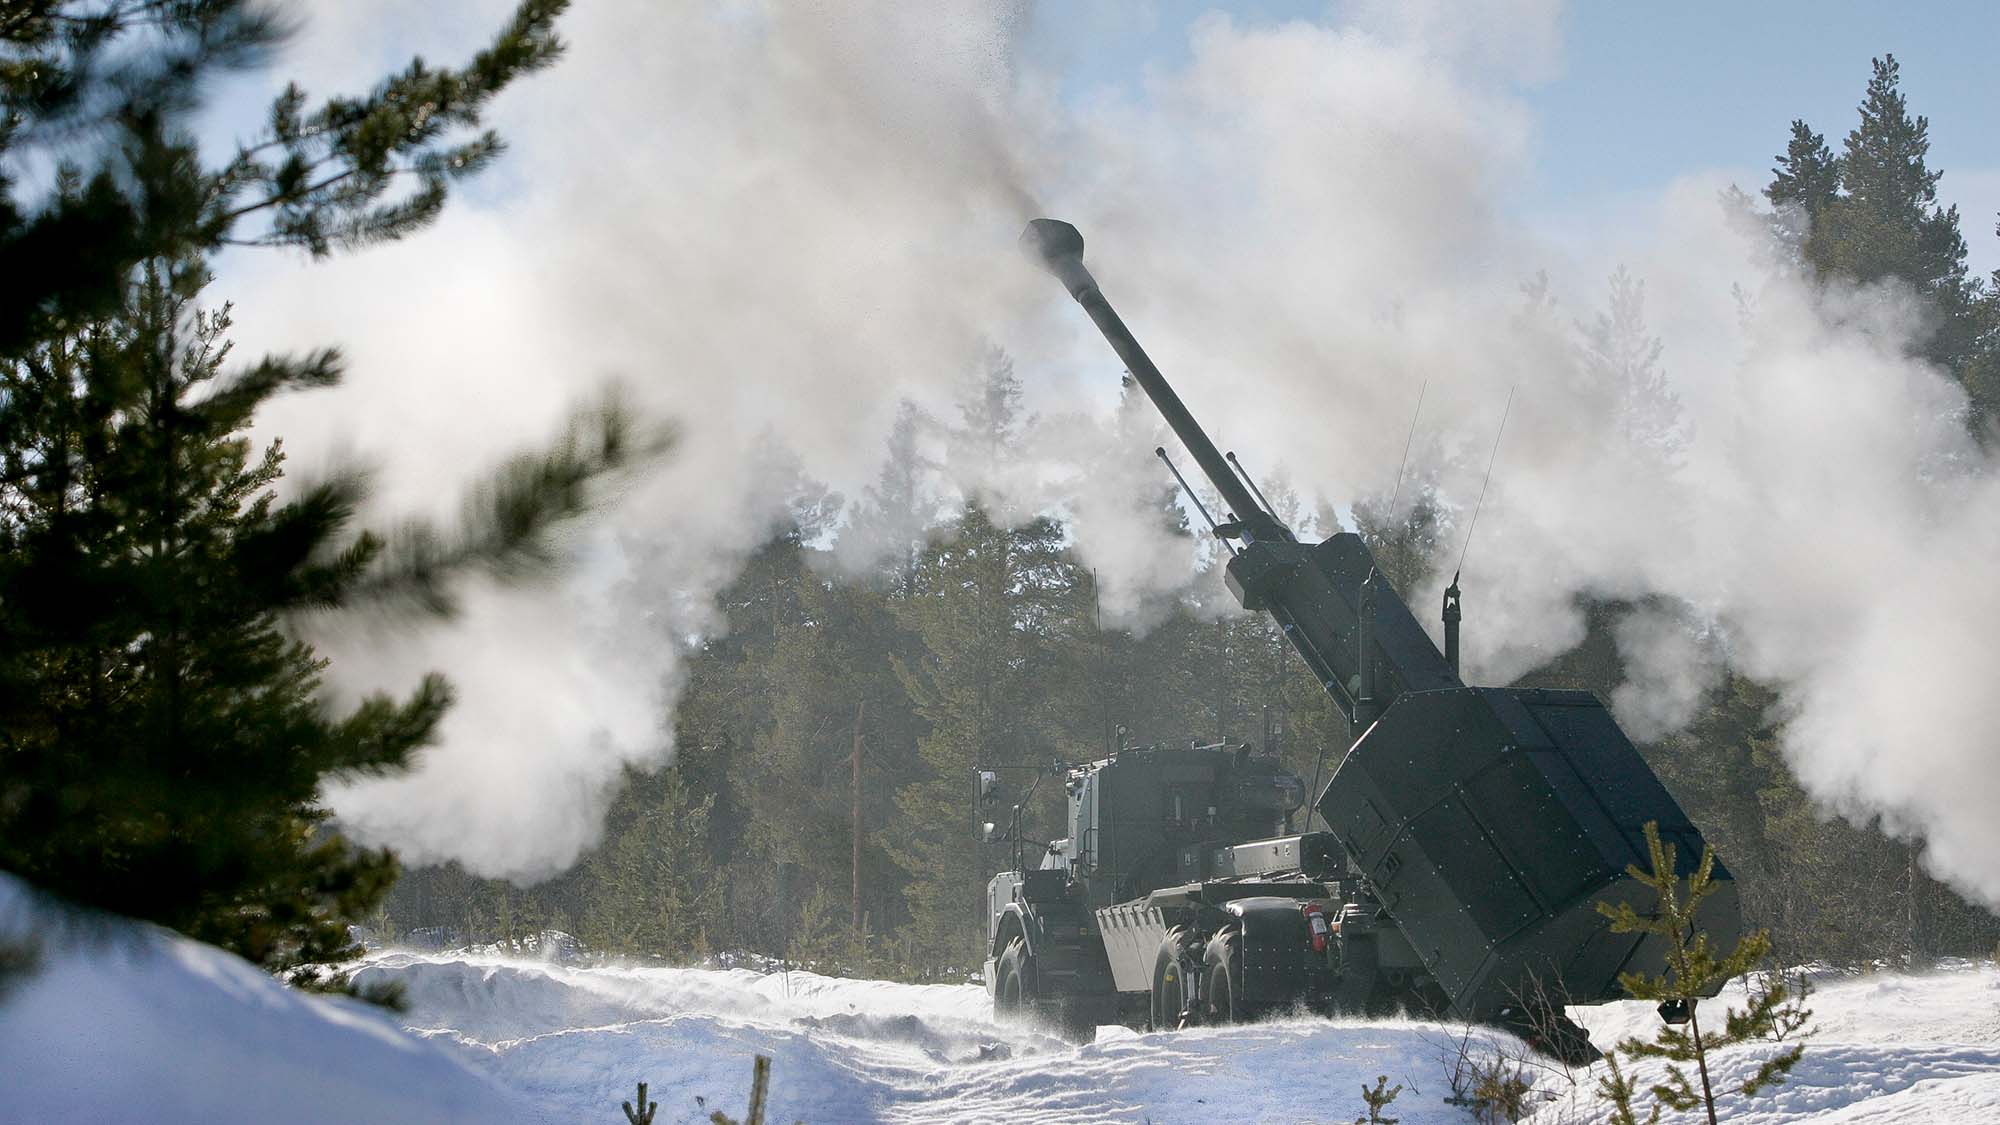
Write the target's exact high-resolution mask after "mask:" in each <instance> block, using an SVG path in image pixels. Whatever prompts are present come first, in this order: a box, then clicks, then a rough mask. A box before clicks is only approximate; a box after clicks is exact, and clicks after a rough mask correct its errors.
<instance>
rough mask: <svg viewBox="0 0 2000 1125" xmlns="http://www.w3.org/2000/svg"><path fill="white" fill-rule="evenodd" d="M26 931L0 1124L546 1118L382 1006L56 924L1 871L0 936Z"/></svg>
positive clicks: (111, 931) (1, 1020) (0, 1023)
mask: <svg viewBox="0 0 2000 1125" xmlns="http://www.w3.org/2000/svg"><path fill="white" fill-rule="evenodd" d="M31 927H33V928H36V929H39V930H42V931H44V932H45V935H46V937H47V940H46V941H45V942H44V948H43V952H42V955H41V967H40V968H39V970H37V971H35V972H34V973H32V974H31V975H29V976H27V977H26V978H25V979H22V980H18V981H16V982H15V984H14V986H13V987H12V988H11V989H10V990H9V991H7V992H6V993H5V995H0V1121H6V1122H16V1121H18V1122H24V1123H25V1122H53V1121H61V1122H66V1123H79V1125H84V1123H95V1122H106V1123H110V1122H117V1123H119V1125H126V1123H130V1122H139V1121H144V1122H154V1123H160V1125H176V1123H181V1122H186V1123H187V1125H206V1123H209V1122H233V1121H244V1122H249V1121H260V1122H262V1121H284V1122H321V1121H324V1122H361V1121H379V1122H479V1123H481V1125H493V1123H496V1122H513V1121H540V1120H544V1118H543V1117H542V1115H541V1113H540V1111H539V1110H538V1108H537V1107H536V1106H534V1105H533V1104H532V1103H530V1102H527V1101H525V1100H523V1099H522V1098H521V1097H520V1096H519V1095H518V1094H516V1093H514V1092H512V1091H510V1090H507V1089H504V1088H502V1087H501V1086H499V1085H497V1084H495V1083H494V1082H492V1081H491V1080H489V1079H488V1078H486V1077H484V1076H482V1075H480V1074H479V1073H477V1072H476V1071H475V1070H474V1069H473V1068H470V1067H468V1066H466V1065H465V1064H464V1063H463V1062H462V1061H461V1060H460V1059H459V1058H457V1057H456V1056H455V1054H454V1053H453V1052H451V1051H449V1050H447V1049H446V1048H444V1047H443V1046H442V1045H440V1044H435V1043H428V1042H425V1041H423V1040H422V1039H419V1038H416V1037H413V1036H411V1035H409V1034H407V1033H405V1032H404V1031H403V1030H402V1029H400V1028H399V1027H397V1026H396V1023H395V1021H394V1019H393V1018H392V1016H391V1014H389V1013H384V1012H382V1011H380V1010H379V1009H375V1008H372V1007H370V1006H368V1005H365V1004H360V1003H356V1002H353V1001H348V1000H344V999H328V998H322V997H317V996H309V995H306V994H303V993H300V992H296V991H294V990H292V989H290V988H286V987H285V986H284V985H281V984H279V983H278V982H276V981H274V980H272V979H271V978H270V977H269V976H266V975H265V974H264V973H262V972H260V971H259V970H258V969H256V968H255V967H253V966H251V965H250V964H249V963H247V962H245V961H243V960H242V959H240V958H238V957H235V956H232V955H230V954H228V953H224V952H223V951H221V950H219V949H215V948H213V947H211V946H206V945H201V944H199V943H197V942H192V941H188V940H186V939H184V938H180V937H177V936H175V935H172V934H169V933H166V932H165V931H162V930H159V929H156V928H154V927H151V926H143V925H137V924H131V923H118V924H115V925H108V926H93V927H89V928H88V931H87V932H86V931H85V929H84V928H83V927H79V926H76V925H69V926H63V925H62V923H61V921H60V920H59V919H56V918H54V917H52V916H51V915H50V914H49V913H48V912H47V910H46V908H45V907H44V906H43V905H42V904H40V903H38V902H36V901H33V900H32V899H31V898H30V897H29V896H28V895H27V893H26V892H25V891H24V889H23V887H22V884H21V883H20V882H18V881H17V880H14V879H12V878H10V877H9V876H6V875H4V874H0V940H9V941H18V940H19V939H21V938H22V937H23V936H25V935H26V934H27V933H28V932H29V930H30V928H31ZM57 929H61V930H62V931H63V932H61V933H59V934H58V933H55V932H54V931H55V930H57Z"/></svg>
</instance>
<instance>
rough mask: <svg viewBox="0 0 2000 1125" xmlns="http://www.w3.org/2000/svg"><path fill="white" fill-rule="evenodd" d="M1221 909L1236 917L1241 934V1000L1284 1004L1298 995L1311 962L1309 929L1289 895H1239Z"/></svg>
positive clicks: (1310, 967) (1296, 903)
mask: <svg viewBox="0 0 2000 1125" xmlns="http://www.w3.org/2000/svg"><path fill="white" fill-rule="evenodd" d="M1223 909H1225V910H1227V911H1228V912H1229V913H1230V914H1232V915H1234V916H1235V917H1236V918H1237V930H1238V932H1239V933H1240V934H1241V935H1242V947H1241V956H1242V958H1243V963H1242V965H1241V966H1240V968H1241V970H1242V972H1241V976H1240V978H1239V979H1240V980H1241V984H1240V985H1239V986H1238V987H1240V988H1241V989H1242V996H1241V1001H1242V1002H1243V1003H1247V1004H1250V1005H1256V1006H1269V1005H1278V1004H1288V1003H1291V1002H1292V1001H1293V1000H1295V999H1297V998H1299V997H1300V996H1301V995H1303V994H1304V993H1305V991H1306V989H1307V984H1308V981H1309V979H1310V978H1311V976H1312V975H1313V970H1314V969H1315V968H1322V969H1323V967H1324V966H1323V965H1320V966H1316V965H1315V964H1314V963H1313V956H1312V932H1311V931H1310V930H1309V929H1307V927H1306V917H1305V914H1304V913H1303V912H1301V911H1300V910H1299V900H1298V899H1295V898H1269V897H1260V898H1239V899H1236V900H1234V901H1232V902H1230V903H1228V904H1226V905H1225V906H1224V907H1223Z"/></svg>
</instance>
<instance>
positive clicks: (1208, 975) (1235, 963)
mask: <svg viewBox="0 0 2000 1125" xmlns="http://www.w3.org/2000/svg"><path fill="white" fill-rule="evenodd" d="M1201 962H1202V971H1203V982H1202V990H1201V994H1202V1007H1203V1009H1204V1010H1205V1011H1206V1014H1207V1017H1208V1019H1207V1022H1209V1023H1241V1022H1242V1021H1243V1020H1245V1019H1247V1018H1249V1013H1248V1012H1246V1011H1245V1010H1244V1008H1243V1002H1242V999H1241V997H1242V990H1241V988H1239V987H1238V986H1239V985H1240V984H1241V983H1242V980H1243V939H1242V938H1241V937H1239V936H1238V935H1237V933H1236V931H1235V930H1225V931H1223V932H1222V933H1219V934H1217V935H1215V938H1214V939H1213V940H1211V941H1210V942H1209V943H1208V948H1207V949H1206V950H1203V952H1202V957H1201Z"/></svg>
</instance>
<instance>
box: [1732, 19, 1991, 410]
mask: <svg viewBox="0 0 2000 1125" xmlns="http://www.w3.org/2000/svg"><path fill="white" fill-rule="evenodd" d="M1873 68H1874V69H1873V73H1872V75H1871V76H1870V78H1869V81H1868V89H1867V92H1866V94H1865V95H1864V97H1863V99H1862V102H1861V105H1860V107H1859V112H1860V118H1861V120H1860V122H1859V123H1858V124H1857V125H1856V126H1855V127H1854V128H1853V129H1852V130H1850V131H1849V132H1848V134H1847V137H1846V140H1845V142H1844V143H1843V145H1842V150H1841V153H1840V155H1839V156H1838V157H1834V156H1833V155H1832V154H1831V152H1830V150H1828V149H1827V147H1826V145H1825V141H1824V139H1823V138H1822V137H1821V136H1820V135H1819V134H1817V133H1814V132H1813V131H1812V130H1811V129H1810V128H1809V127H1808V126H1807V125H1806V124H1805V122H1803V121H1794V122H1792V137H1791V142H1790V144H1789V145H1788V147H1787V149H1786V152H1785V155H1784V156H1781V157H1779V158H1778V166H1777V167H1776V168H1775V169H1773V176H1774V178H1773V180H1772V182H1771V184H1770V185H1769V186H1767V187H1766V188H1765V196H1766V197H1767V198H1769V199H1770V200H1771V202H1772V203H1773V204H1774V205H1776V206H1777V207H1778V213H1777V215H1776V217H1775V219H1774V220H1773V221H1774V228H1775V230H1776V232H1777V233H1778V235H1779V236H1780V238H1781V240H1784V241H1786V242H1788V243H1789V244H1791V245H1794V246H1796V247H1797V254H1798V260H1799V264H1800V265H1801V266H1802V267H1803V268H1804V270H1805V271H1806V272H1807V274H1808V275H1809V276H1812V277H1815V278H1822V279H1823V278H1829V277H1840V278H1845V279H1848V280H1850V281H1855V282H1863V283H1868V282H1877V281H1882V280H1885V279H1890V278H1894V279H1897V280H1899V281H1901V282H1903V283H1904V284H1907V285H1908V286H1910V287H1911V288H1912V289H1914V290H1915V291H1916V292H1917V294H1918V295H1919V296H1920V297H1921V298H1922V299H1923V300H1924V301H1925V303H1926V305H1927V307H1928V309H1929V311H1930V312H1931V321H1930V323H1929V324H1928V325H1927V327H1926V331H1925V333H1924V335H1923V337H1922V338H1921V340H1920V341H1919V346H1918V349H1917V350H1918V354H1920V355H1921V356H1923V358H1925V359H1928V360H1930V361H1931V362H1933V363H1935V364H1937V365H1938V366H1939V367H1941V368H1943V369H1945V370H1947V371H1949V372H1951V373H1952V374H1953V375H1954V376H1955V377H1957V378H1959V379H1960V380H1961V381H1962V382H1964V383H1965V385H1966V387H1967V390H1968V391H1969V392H1971V394H1972V396H1973V403H1972V417H1971V419H1970V422H1971V423H1972V425H1973V427H1974V429H1975V432H1978V431H1980V430H1982V429H1983V427H1984V425H1985V419H1986V418H1988V417H1989V416H1992V414H1993V412H1994V410H1995V409H1996V408H2000V399H1995V398H1994V397H1993V395H1992V386H1991V384H1992V379H1991V376H1990V374H1989V368H1988V367H1987V366H1985V365H1984V364H1983V363H1982V358H1981V357H1982V352H1983V347H1982V339H1983V335H1984V333H1985V332H1986V331H1987V330H1988V329H1987V326H1986V324H1985V313H1984V309H1985V306H1986V304H1987V303H1988V302H1990V301H1991V300H1992V296H1991V292H1990V291H1989V290H1988V289H1987V287H1986V286H1985V285H1984V284H1982V282H1981V281H1980V280H1979V279H1976V278H1973V277H1971V276H1970V273H1969V270H1968V268H1967V265H1966V244H1965V237H1964V235H1963V234H1961V233H1960V231H1959V215H1958V208H1957V207H1956V206H1950V207H1945V206H1940V205H1939V203H1938V197H1937V187H1938V182H1939V180H1940V179H1941V177H1942V175H1943V173H1942V172H1940V171H1937V170H1934V169H1932V168H1931V167H1930V166H1929V164H1928V157H1929V154H1930V121H1929V119H1928V118H1926V117H1924V116H1922V115H1916V116H1912V115H1911V114H1910V112H1909V105H1908V101H1907V99H1906V98H1905V97H1904V95H1903V93H1902V91H1901V89H1900V88H1899V86H1900V82H1901V77H1902V74H1901V68H1900V66H1899V65H1898V64H1897V62H1896V57H1895V56H1894V55H1885V56H1883V57H1882V58H1879V59H1875V60H1873Z"/></svg>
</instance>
